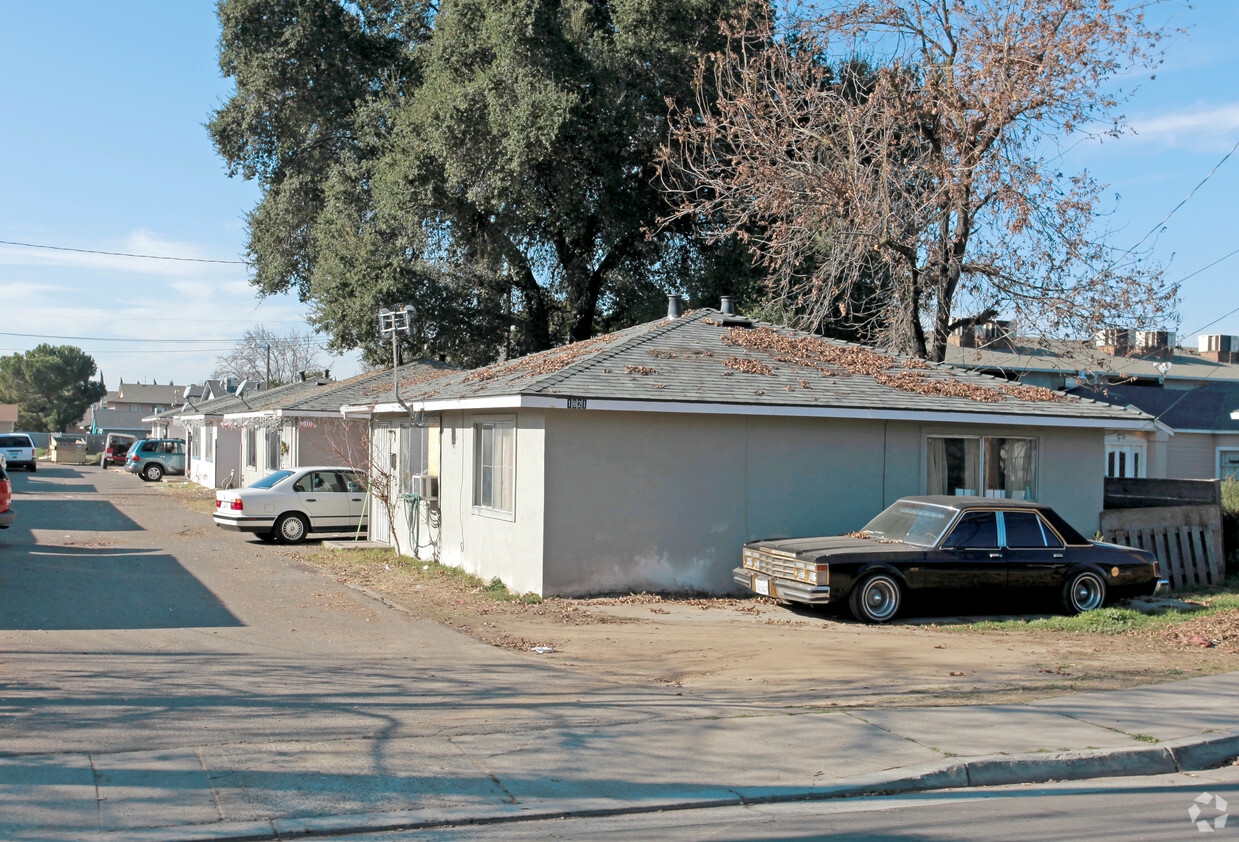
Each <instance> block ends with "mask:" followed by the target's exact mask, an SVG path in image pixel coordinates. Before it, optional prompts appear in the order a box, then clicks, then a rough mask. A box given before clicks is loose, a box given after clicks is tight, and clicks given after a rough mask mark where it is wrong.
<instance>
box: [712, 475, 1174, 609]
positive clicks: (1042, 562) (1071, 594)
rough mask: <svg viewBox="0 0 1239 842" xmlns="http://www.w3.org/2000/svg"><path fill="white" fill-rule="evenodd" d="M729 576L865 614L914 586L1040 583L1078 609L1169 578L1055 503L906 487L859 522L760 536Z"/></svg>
mask: <svg viewBox="0 0 1239 842" xmlns="http://www.w3.org/2000/svg"><path fill="white" fill-rule="evenodd" d="M732 578H733V579H734V580H735V582H736V583H737V584H739V585H742V586H743V587H745V588H748V589H749V590H751V591H753V592H754V593H757V594H760V595H762V596H772V597H776V598H778V599H783V600H787V601H790V602H803V603H808V604H811V605H824V604H828V603H837V604H843V603H846V604H847V606H848V607H849V608H850V609H851V612H852V614H853V615H854V616H855V617H856V618H857V619H858V620H863V621H865V622H869V623H884V622H886V621H888V620H890V619H892V618H893V617H894V616H895V615H896V614H898V613H899V610H900V608H902V606H903V602H904V597H905V596H906V594H908V593H909V592H912V591H924V592H930V593H932V592H935V591H936V592H939V593H941V592H946V591H965V590H966V591H968V592H971V593H973V594H976V595H979V596H980V597H981V598H982V599H988V598H990V597H992V596H993V595H995V594H998V593H1007V592H1013V591H1028V592H1039V593H1040V594H1041V595H1043V596H1046V597H1050V596H1055V597H1057V598H1058V599H1059V600H1060V602H1061V605H1062V607H1063V609H1064V610H1066V611H1068V612H1070V613H1073V614H1078V613H1080V612H1083V611H1090V610H1092V609H1094V608H1100V607H1101V606H1103V605H1105V604H1106V603H1107V602H1109V601H1112V600H1114V599H1119V598H1124V597H1135V596H1148V595H1151V594H1153V593H1155V592H1157V591H1158V590H1160V589H1162V588H1165V587H1166V586H1167V582H1166V581H1165V580H1164V579H1161V577H1160V570H1159V569H1158V563H1157V560H1156V559H1155V558H1154V557H1153V555H1152V554H1151V553H1149V552H1146V551H1144V550H1139V549H1135V548H1133V547H1122V546H1118V545H1116V544H1105V543H1101V542H1097V541H1089V540H1087V539H1086V538H1084V537H1083V536H1081V535H1080V533H1078V532H1076V530H1075V529H1073V528H1072V527H1071V526H1070V525H1069V524H1068V523H1067V522H1066V521H1065V520H1063V519H1062V518H1061V517H1059V515H1058V514H1057V513H1056V512H1055V511H1054V510H1053V509H1051V508H1050V507H1049V506H1045V505H1041V504H1038V503H1030V502H1024V501H1020V500H1004V499H993V498H985V497H904V498H903V499H901V500H898V501H896V502H895V504H894V505H892V506H890V507H889V508H887V509H886V510H885V511H883V512H882V513H881V514H879V515H878V516H877V517H875V518H874V519H873V520H871V521H870V522H869V523H868V525H866V526H865V527H864V528H863V529H862V530H860V531H859V532H850V533H848V534H847V535H840V536H837V537H827V538H788V539H783V540H772V541H754V542H752V543H749V544H745V545H744V552H743V564H742V566H740V567H737V568H736V569H735V570H733V571H732ZM988 607H989V603H988V602H983V603H980V609H981V610H986V609H988Z"/></svg>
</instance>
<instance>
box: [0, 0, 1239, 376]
mask: <svg viewBox="0 0 1239 842" xmlns="http://www.w3.org/2000/svg"><path fill="white" fill-rule="evenodd" d="M214 8H215V6H214V3H211V2H205V0H177V2H166V0H165V2H138V0H133V2H129V3H125V4H104V3H98V2H80V1H79V0H66V1H65V2H60V3H55V4H41V3H17V2H9V3H5V5H4V25H3V26H2V27H0V78H3V79H4V85H3V87H2V88H0V121H2V123H0V125H3V127H4V130H3V131H0V161H3V164H2V165H0V240H3V241H8V242H21V243H35V244H42V245H51V246H59V247H64V248H73V249H85V250H97V251H109V252H129V253H137V254H157V255H166V256H173V257H192V258H199V259H217V260H238V259H239V258H240V257H241V255H242V253H243V249H244V242H245V229H244V217H245V213H246V212H247V211H248V210H249V209H250V208H252V207H253V206H254V204H255V202H256V201H257V199H258V191H257V188H256V187H255V186H254V185H253V184H252V183H249V182H246V181H243V180H241V179H239V178H229V177H228V176H227V174H226V173H225V171H224V167H223V164H222V162H221V161H220V159H219V158H218V156H217V155H216V154H215V152H214V149H213V148H212V146H211V142H210V139H209V138H208V136H207V133H206V130H205V129H204V128H203V123H204V122H205V121H206V120H207V118H208V116H209V113H210V111H211V109H213V108H214V107H216V106H217V105H219V104H220V103H221V102H223V100H224V99H225V98H226V97H227V95H228V92H229V85H228V83H227V82H226V81H225V80H224V79H222V78H220V75H219V70H218V64H217V56H216V41H217V37H218V30H217V24H216V21H215V15H214ZM1162 14H1165V15H1167V16H1174V23H1175V24H1176V25H1178V26H1181V27H1183V28H1185V29H1187V30H1188V33H1187V34H1186V35H1183V36H1174V37H1172V38H1171V39H1170V41H1169V42H1168V44H1167V55H1166V62H1165V65H1164V66H1163V67H1162V68H1161V69H1160V70H1159V71H1158V73H1157V78H1156V79H1155V80H1153V81H1143V82H1141V84H1140V88H1139V90H1138V91H1137V93H1136V95H1135V97H1134V98H1133V99H1132V100H1131V101H1130V102H1129V103H1128V104H1127V105H1126V106H1125V107H1124V109H1123V112H1124V113H1125V114H1126V115H1127V117H1128V119H1129V121H1130V122H1131V124H1132V126H1133V128H1134V129H1135V134H1132V135H1129V136H1127V137H1125V138H1122V139H1120V140H1111V141H1107V142H1106V143H1104V144H1100V145H1098V144H1084V145H1080V146H1077V147H1075V148H1074V149H1073V151H1072V152H1071V153H1070V154H1069V156H1068V158H1067V165H1068V166H1070V167H1073V168H1076V169H1083V168H1086V169H1088V170H1090V171H1091V172H1092V173H1093V174H1094V176H1095V177H1097V178H1098V179H1099V180H1100V181H1102V182H1103V183H1107V184H1109V185H1110V192H1111V193H1112V194H1118V195H1119V196H1120V197H1121V199H1120V201H1119V203H1118V205H1117V210H1116V212H1115V214H1114V215H1113V216H1112V217H1111V219H1110V223H1111V224H1112V225H1113V226H1114V227H1116V228H1117V229H1118V230H1119V232H1120V236H1119V237H1118V238H1117V239H1116V240H1115V244H1116V245H1118V246H1120V247H1128V246H1131V245H1134V244H1135V243H1136V242H1137V241H1139V240H1140V239H1141V238H1142V237H1144V236H1145V234H1146V233H1148V232H1149V231H1150V230H1152V229H1155V228H1156V229H1157V230H1158V233H1157V234H1156V235H1155V236H1154V237H1153V238H1151V239H1150V241H1149V242H1151V243H1153V253H1154V257H1155V258H1156V259H1157V260H1159V261H1161V262H1162V263H1163V264H1165V265H1166V267H1167V271H1166V278H1167V280H1170V281H1175V280H1179V279H1182V278H1185V277H1187V276H1189V275H1191V276H1192V277H1190V278H1189V279H1188V280H1187V281H1186V282H1185V285H1184V288H1183V292H1182V299H1183V300H1182V304H1181V306H1180V313H1181V316H1182V321H1181V323H1180V325H1179V326H1178V330H1179V339H1180V342H1181V343H1183V344H1192V345H1194V344H1195V340H1194V337H1195V335H1196V333H1197V332H1199V331H1200V330H1201V329H1203V328H1206V325H1208V327H1207V329H1206V330H1205V332H1208V333H1230V334H1239V284H1236V283H1235V281H1234V279H1235V277H1236V274H1237V270H1239V254H1234V255H1231V252H1234V251H1236V250H1237V249H1239V235H1236V233H1235V229H1236V216H1237V214H1236V200H1235V197H1236V196H1239V153H1236V154H1235V155H1234V156H1233V157H1231V158H1230V159H1229V160H1227V161H1226V162H1225V163H1224V164H1222V165H1221V167H1220V168H1218V169H1217V171H1216V173H1214V174H1213V175H1212V176H1211V177H1209V178H1208V180H1207V181H1206V182H1205V183H1204V185H1203V186H1200V187H1199V189H1198V190H1197V191H1196V192H1195V193H1194V194H1193V195H1192V196H1191V198H1190V199H1188V200H1187V202H1186V203H1185V204H1184V205H1183V207H1182V208H1180V209H1179V210H1177V211H1175V213H1174V214H1173V215H1172V216H1171V217H1170V219H1169V220H1168V221H1166V222H1165V224H1164V226H1159V223H1161V221H1162V220H1163V218H1164V217H1166V215H1167V214H1169V213H1170V212H1171V211H1172V210H1173V209H1174V208H1175V206H1176V205H1178V204H1179V203H1180V202H1181V201H1182V200H1184V199H1185V198H1186V197H1187V196H1188V194H1189V193H1191V191H1192V190H1193V188H1196V186H1197V185H1198V184H1199V183H1200V182H1201V181H1202V180H1203V179H1205V178H1206V176H1208V175H1209V173H1210V171H1211V170H1213V169H1214V167H1215V166H1217V164H1218V162H1219V161H1221V160H1222V158H1223V156H1225V155H1226V154H1227V152H1229V151H1230V150H1231V149H1232V148H1233V147H1234V146H1235V144H1236V143H1237V142H1239V54H1237V52H1236V49H1235V45H1236V44H1239V3H1236V2H1234V0H1207V2H1195V3H1193V8H1191V9H1188V8H1187V7H1186V5H1183V4H1180V5H1176V6H1172V7H1168V8H1167V9H1166V10H1165V11H1164V12H1163V13H1162ZM1133 81H1136V80H1133ZM1228 255H1229V256H1228ZM1214 263H1216V265H1213V266H1212V267H1211V268H1206V267H1209V265H1210V264H1214ZM247 277H248V275H247V270H246V268H245V267H244V266H243V265H237V264H227V263H194V262H183V261H164V260H143V259H139V258H128V257H114V256H107V255H98V254H84V253H80V252H71V251H51V250H46V249H33V248H25V247H20V246H9V245H0V315H2V316H3V319H0V328H2V329H0V354H10V353H13V352H15V351H24V350H28V349H29V348H32V347H34V346H35V345H37V344H39V343H40V342H52V343H54V344H72V345H77V346H78V347H81V348H82V349H84V350H85V351H86V352H87V353H89V354H91V355H92V356H93V357H94V358H95V360H96V361H97V362H98V363H99V367H100V369H101V371H102V372H103V374H104V376H105V379H106V381H107V383H108V385H109V386H110V387H112V388H115V385H116V383H117V382H118V381H119V380H120V379H121V378H123V379H124V380H126V381H135V380H141V381H143V382H148V383H149V382H151V381H152V380H157V381H158V382H161V383H166V382H169V381H175V382H176V383H178V384H183V383H191V382H200V381H201V380H202V379H203V378H205V377H207V376H209V374H210V372H211V370H212V368H213V367H214V361H215V357H216V356H217V355H218V354H219V353H221V352H223V351H225V350H227V349H228V348H230V347H231V346H232V345H233V344H234V343H235V341H236V340H237V338H239V337H240V335H241V334H242V333H243V332H244V330H245V329H246V328H247V327H251V326H253V325H255V324H259V323H262V324H265V325H267V326H268V327H269V328H270V329H272V330H274V331H276V332H277V333H286V332H288V331H291V330H301V331H305V330H307V329H308V328H307V327H306V326H305V323H304V315H305V312H306V308H305V306H304V305H302V304H300V303H299V302H298V301H297V300H296V298H295V297H293V296H277V297H271V298H267V299H259V298H258V297H257V296H256V295H255V293H254V291H253V288H252V287H251V286H250V285H249V283H248V281H247ZM705 303H710V302H705ZM1232 310H1236V312H1233V313H1231V312H1229V311H1232ZM1228 313H1229V314H1228ZM1224 314H1228V315H1225V316H1224ZM1223 316H1224V317H1223ZM1219 317H1223V318H1221V320H1220V321H1216V323H1214V324H1212V325H1209V323H1210V322H1215V320H1217V319H1218V318H1219ZM15 334H29V335H28V336H19V335H15ZM64 337H84V338H80V339H78V338H74V339H68V338H64ZM152 340H158V341H152ZM322 359H323V361H324V363H325V364H327V365H329V366H330V367H331V368H332V370H333V373H336V374H338V375H341V376H347V375H349V374H352V373H355V372H357V371H359V370H360V367H359V363H358V361H357V360H356V358H355V357H354V356H353V355H346V356H345V357H341V358H336V359H331V358H329V357H327V356H326V355H325V354H324V355H323V356H322Z"/></svg>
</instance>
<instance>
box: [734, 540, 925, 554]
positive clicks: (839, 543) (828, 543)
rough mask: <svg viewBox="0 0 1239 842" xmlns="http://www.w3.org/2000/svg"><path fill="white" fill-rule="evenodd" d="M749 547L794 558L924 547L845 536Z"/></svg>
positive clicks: (784, 541) (913, 550)
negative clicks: (793, 556)
mask: <svg viewBox="0 0 1239 842" xmlns="http://www.w3.org/2000/svg"><path fill="white" fill-rule="evenodd" d="M748 546H749V547H753V548H758V547H760V548H761V549H763V550H773V551H774V552H778V553H787V554H789V555H795V556H806V557H817V556H822V555H862V554H868V553H892V552H896V553H897V552H924V551H925V550H926V549H927V548H926V547H918V546H916V545H915V544H905V543H903V542H902V541H879V540H878V539H876V538H850V537H848V536H847V535H826V536H822V537H818V538H783V539H775V540H770V541H753V542H752V543H750V544H748Z"/></svg>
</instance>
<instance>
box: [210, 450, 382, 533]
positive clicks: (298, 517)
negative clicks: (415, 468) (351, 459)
mask: <svg viewBox="0 0 1239 842" xmlns="http://www.w3.org/2000/svg"><path fill="white" fill-rule="evenodd" d="M366 521H367V517H366V490H365V486H364V485H363V484H362V479H361V477H359V476H358V475H357V474H356V473H354V472H353V471H352V470H351V469H349V468H345V467H339V466H314V467H308V468H295V469H293V470H282V471H276V472H275V473H273V474H269V475H268V476H266V477H264V478H263V479H260V480H258V482H255V483H253V484H252V485H248V486H246V487H245V488H233V489H223V490H220V491H217V492H215V525H216V526H218V527H220V528H221V529H231V530H235V531H238V532H253V533H255V534H257V535H258V536H259V537H260V538H262V539H264V540H279V541H283V542H284V543H286V544H299V543H301V542H302V541H304V540H305V539H306V537H307V536H309V535H310V534H312V533H345V532H356V531H357V530H358V529H359V528H361V529H364V528H365V526H366Z"/></svg>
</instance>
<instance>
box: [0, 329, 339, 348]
mask: <svg viewBox="0 0 1239 842" xmlns="http://www.w3.org/2000/svg"><path fill="white" fill-rule="evenodd" d="M0 336H20V337H22V338H23V339H50V340H60V339H72V340H74V341H75V342H143V343H152V344H157V345H166V344H170V343H172V344H196V343H203V342H207V343H212V344H219V343H220V342H232V343H240V342H242V341H243V340H242V339H240V338H227V337H225V338H222V339H221V338H219V337H216V338H214V339H141V338H135V337H126V336H51V335H49V334H45V333H6V332H3V331H0ZM276 341H277V342H282V343H284V344H288V343H295V344H298V345H321V344H323V343H322V342H321V341H320V340H318V339H315V338H314V337H312V336H299V337H279V338H277V339H276Z"/></svg>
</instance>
